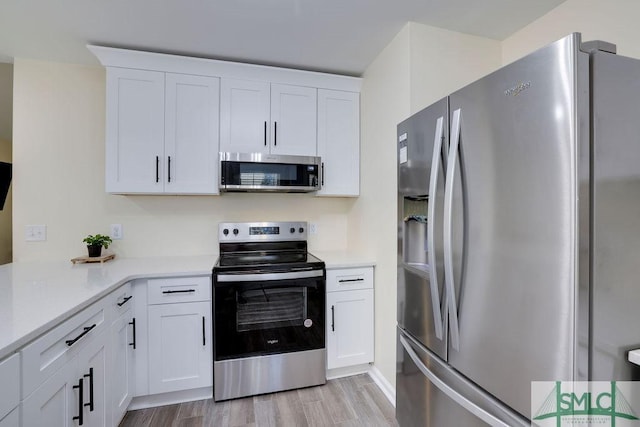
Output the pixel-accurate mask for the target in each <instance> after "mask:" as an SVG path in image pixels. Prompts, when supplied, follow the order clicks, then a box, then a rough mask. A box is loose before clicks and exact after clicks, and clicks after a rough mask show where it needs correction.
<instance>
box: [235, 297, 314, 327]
mask: <svg viewBox="0 0 640 427" xmlns="http://www.w3.org/2000/svg"><path fill="white" fill-rule="evenodd" d="M306 319H307V288H292V289H282V288H275V289H264V288H262V289H252V290H247V291H240V292H236V330H237V332H247V331H257V330H261V329H273V328H282V327H290V326H292V327H301V326H304V321H305V320H306Z"/></svg>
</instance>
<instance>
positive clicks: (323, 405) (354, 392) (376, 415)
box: [120, 374, 398, 427]
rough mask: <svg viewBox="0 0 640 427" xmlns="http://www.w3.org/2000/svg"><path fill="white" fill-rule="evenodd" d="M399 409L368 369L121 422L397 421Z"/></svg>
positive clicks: (171, 426)
mask: <svg viewBox="0 0 640 427" xmlns="http://www.w3.org/2000/svg"><path fill="white" fill-rule="evenodd" d="M397 425H398V424H397V423H396V420H395V409H394V408H393V406H392V405H391V403H389V401H388V400H387V398H386V397H385V396H384V394H382V391H380V389H379V388H378V386H376V384H375V383H374V382H373V380H372V379H371V377H369V376H368V375H366V374H362V375H356V376H353V377H347V378H339V379H336V380H331V381H328V382H327V384H325V385H323V386H318V387H309V388H304V389H300V390H291V391H284V392H279V393H272V394H265V395H262V396H254V397H246V398H243V399H234V400H228V401H225V402H218V403H215V402H214V401H213V399H208V400H199V401H196V402H188V403H181V404H178V405H170V406H161V407H158V408H149V409H141V410H139V411H131V412H128V413H127V415H126V416H125V418H124V419H123V420H122V423H120V427H130V426H131V427H133V426H135V427H139V426H142V427H146V426H149V427H164V426H166V427H193V426H198V427H202V426H207V427H209V426H216V427H218V426H220V427H241V426H247V427H248V426H287V427H288V426H292V427H299V426H345V427H346V426H367V427H368V426H397Z"/></svg>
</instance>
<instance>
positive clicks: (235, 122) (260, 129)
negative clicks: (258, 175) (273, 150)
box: [220, 78, 271, 153]
mask: <svg viewBox="0 0 640 427" xmlns="http://www.w3.org/2000/svg"><path fill="white" fill-rule="evenodd" d="M220 85H221V87H220V151H223V152H239V153H269V146H270V144H271V125H270V114H269V83H266V82H257V81H249V80H235V79H224V78H223V79H222V81H221V82H220Z"/></svg>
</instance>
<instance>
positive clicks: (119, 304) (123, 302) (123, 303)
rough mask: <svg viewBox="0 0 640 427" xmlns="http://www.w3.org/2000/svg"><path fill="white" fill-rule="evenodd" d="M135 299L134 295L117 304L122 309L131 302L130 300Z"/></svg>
mask: <svg viewBox="0 0 640 427" xmlns="http://www.w3.org/2000/svg"><path fill="white" fill-rule="evenodd" d="M131 298H133V295H129V296H128V297H124V299H123V300H122V302H119V303H117V304H118V307H122V306H123V305H125V304H126V303H127V302H129V300H130V299H131Z"/></svg>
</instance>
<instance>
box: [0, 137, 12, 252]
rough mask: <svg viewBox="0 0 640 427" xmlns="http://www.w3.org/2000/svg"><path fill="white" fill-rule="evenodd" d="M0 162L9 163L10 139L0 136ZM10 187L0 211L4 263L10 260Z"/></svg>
mask: <svg viewBox="0 0 640 427" xmlns="http://www.w3.org/2000/svg"><path fill="white" fill-rule="evenodd" d="M0 162H7V163H11V141H7V140H3V139H2V138H0ZM12 188H13V185H12V186H11V187H9V194H7V199H6V202H5V204H4V208H3V209H2V210H1V211H0V264H6V263H9V262H11V261H12V258H13V256H12V253H13V250H12V241H13V239H12V235H11V217H12V214H11V211H12V207H13V203H12V201H11V200H12V197H11V193H12Z"/></svg>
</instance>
